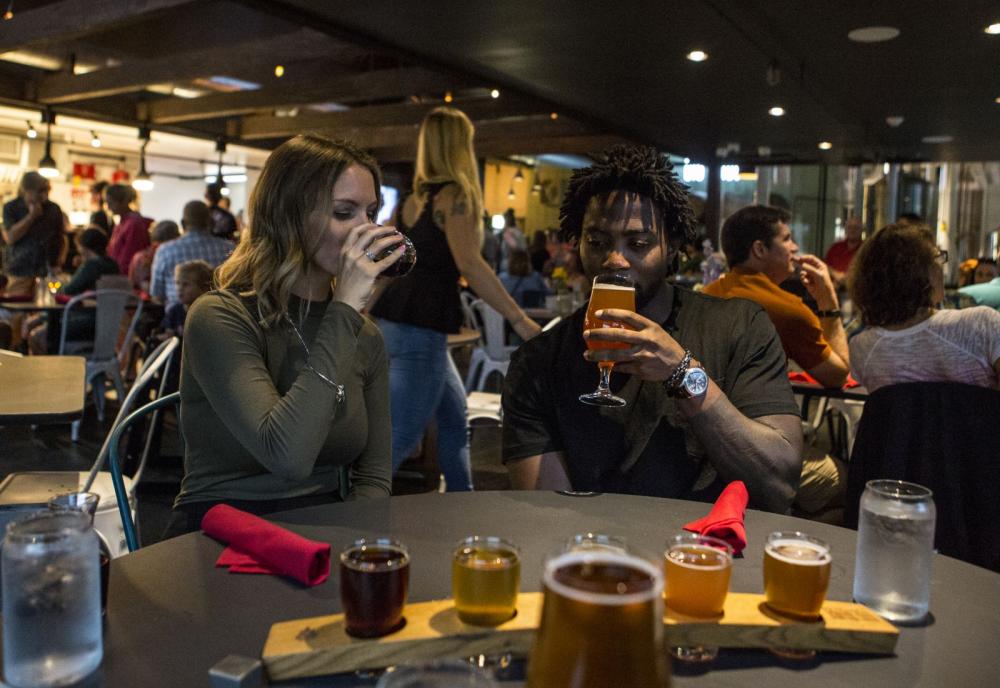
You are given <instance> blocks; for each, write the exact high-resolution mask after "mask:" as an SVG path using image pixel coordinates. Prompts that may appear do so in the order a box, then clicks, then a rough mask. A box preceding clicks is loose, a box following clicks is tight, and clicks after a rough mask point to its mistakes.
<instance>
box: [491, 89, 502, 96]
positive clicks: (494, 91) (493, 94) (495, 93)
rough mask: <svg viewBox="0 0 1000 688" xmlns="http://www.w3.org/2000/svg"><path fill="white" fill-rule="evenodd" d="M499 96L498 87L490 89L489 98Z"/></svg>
mask: <svg viewBox="0 0 1000 688" xmlns="http://www.w3.org/2000/svg"><path fill="white" fill-rule="evenodd" d="M499 97H500V91H499V89H496V88H494V89H493V90H492V91H490V98H499Z"/></svg>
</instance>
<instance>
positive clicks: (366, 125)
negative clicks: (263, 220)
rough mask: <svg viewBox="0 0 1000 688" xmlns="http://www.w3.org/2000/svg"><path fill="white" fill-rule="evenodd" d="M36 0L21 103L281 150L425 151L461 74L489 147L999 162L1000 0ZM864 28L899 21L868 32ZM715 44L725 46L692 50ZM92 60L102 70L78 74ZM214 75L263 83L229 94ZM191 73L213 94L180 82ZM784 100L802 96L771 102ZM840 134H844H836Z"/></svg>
mask: <svg viewBox="0 0 1000 688" xmlns="http://www.w3.org/2000/svg"><path fill="white" fill-rule="evenodd" d="M15 9H16V12H15V17H14V19H12V20H10V21H3V22H0V52H7V51H18V52H20V53H27V54H29V55H32V56H35V57H38V56H41V57H44V58H46V59H47V60H48V61H49V64H47V65H45V66H43V67H38V66H36V67H25V66H22V65H15V64H11V63H10V62H0V100H3V101H5V102H8V103H11V104H18V105H29V106H37V107H44V106H46V105H47V106H49V107H52V108H53V109H54V110H55V111H56V113H57V114H58V113H59V112H65V113H73V114H82V115H89V116H92V117H96V118H100V119H108V120H112V121H118V122H128V123H140V122H148V123H149V124H150V125H151V126H153V127H154V128H162V129H165V130H171V131H179V132H183V133H189V134H192V135H196V136H203V137H208V138H216V137H220V136H222V137H225V138H226V139H227V140H230V141H237V140H239V141H242V142H244V143H247V144H249V145H259V146H262V147H271V146H273V145H274V144H276V143H277V142H279V141H281V140H283V139H284V138H286V137H288V136H290V135H292V134H294V133H298V132H299V131H306V130H313V131H320V132H324V133H327V134H331V135H337V136H343V137H349V138H353V139H355V140H356V141H357V142H358V143H359V144H360V145H363V146H365V147H368V148H371V149H372V150H373V151H375V153H376V154H377V155H378V156H379V157H380V158H381V159H383V160H392V159H407V158H410V157H412V154H413V139H414V138H415V133H416V126H417V125H418V123H419V121H420V119H421V118H422V116H423V114H424V113H426V112H427V111H428V110H429V109H430V108H431V107H433V106H434V105H436V104H440V103H441V102H442V98H443V97H444V94H445V93H446V92H451V93H452V94H453V95H454V103H453V104H454V105H455V106H457V107H461V108H463V109H465V110H467V111H468V112H469V114H470V116H471V117H472V118H473V120H474V121H475V122H476V124H477V131H478V133H477V142H478V148H479V150H480V152H481V153H483V154H488V155H513V154H517V153H523V154H536V153H586V152H589V151H592V150H595V149H597V148H600V147H603V146H604V145H607V144H609V143H611V142H614V141H617V140H622V139H630V140H635V141H641V142H647V143H651V144H655V145H657V146H659V147H660V148H662V149H663V150H666V151H669V152H672V153H676V154H678V155H685V156H689V157H691V158H693V159H696V160H700V161H706V162H707V161H709V160H710V159H712V158H713V157H715V156H716V155H717V153H718V150H719V149H720V148H727V149H728V152H727V153H726V154H725V157H726V158H727V159H729V160H740V161H742V160H748V161H750V160H753V161H760V160H764V159H766V160H771V161H803V162H805V161H816V160H820V159H824V160H827V161H829V162H843V161H848V162H854V161H861V160H867V161H881V160H998V159H1000V103H998V102H997V101H996V99H997V98H998V97H1000V69H998V67H1000V36H991V35H987V34H986V33H984V31H983V29H984V27H985V26H986V25H988V24H990V23H993V22H998V21H1000V7H998V6H997V5H996V4H995V3H988V2H985V1H984V0H969V1H963V2H955V3H950V4H945V3H941V2H931V1H929V0H919V1H911V2H882V3H875V2H826V3H817V2H801V1H800V0H799V1H796V0H772V1H767V2H765V1H764V0H741V1H740V2H724V1H723V0H701V1H698V0H691V1H689V2H685V3H672V2H662V1H661V2H649V1H635V2H620V3H611V2H605V1H602V0H577V1H576V2H571V1H568V0H558V1H548V2H534V3H527V2H504V1H502V0H492V1H490V2H454V1H453V0H452V1H449V2H444V1H441V0H436V1H423V2H388V1H386V0H367V1H366V2H363V3H360V2H356V1H352V2H347V1H344V0H332V1H326V2H312V1H308V0H280V1H270V0H200V1H198V2H192V1H191V0H142V1H141V2H140V1H138V0H129V1H126V0H49V1H47V2H46V1H42V0H36V1H35V2H28V1H26V0H19V2H17V4H16V8H15ZM865 26H892V27H896V28H898V29H899V30H900V34H899V36H898V37H897V38H895V39H893V40H890V41H888V42H883V43H872V44H864V43H856V42H852V41H850V40H848V38H847V34H848V32H849V31H851V30H852V29H857V28H860V27H865ZM695 48H697V49H701V50H704V51H706V52H708V53H709V56H710V57H709V59H708V60H707V61H705V62H702V63H693V62H690V61H688V60H687V59H685V54H686V53H687V52H688V51H689V50H692V49H695ZM74 64H75V65H76V66H77V70H76V71H77V72H79V71H81V70H80V68H81V67H83V68H84V69H88V70H92V71H90V72H89V73H82V74H81V73H76V74H74V73H73V65H74ZM276 64H281V65H283V66H284V67H285V76H284V77H282V78H280V79H279V78H277V77H276V76H275V75H274V67H275V65H276ZM769 68H770V73H771V76H772V78H771V79H770V81H771V83H769V79H768V73H769ZM212 76H227V77H234V78H238V79H243V80H246V81H250V82H253V83H255V84H259V88H258V89H256V90H252V91H244V92H236V93H226V92H223V91H221V90H220V88H222V87H220V86H218V85H217V84H212V83H211V82H208V81H207V79H209V78H210V77H212ZM494 87H496V88H499V89H500V90H501V97H500V98H498V99H495V100H494V99H492V98H490V96H489V91H490V89H492V88H494ZM176 89H181V90H180V91H179V90H176ZM184 89H195V90H197V91H199V92H200V93H201V96H200V97H197V98H183V97H179V96H178V95H176V94H177V93H182V92H183V90H184ZM332 103H335V104H336V105H331V104H332ZM323 104H326V107H325V108H322V109H321V110H317V109H316V106H317V105H323ZM774 105H781V106H782V107H783V108H784V109H785V111H786V114H785V115H784V116H783V117H772V116H770V115H769V114H768V109H769V108H770V107H772V106H774ZM343 106H347V107H348V109H346V110H344V107H343ZM335 110H344V111H335ZM553 112H557V113H558V115H559V116H558V118H553V117H552V116H551V113H553ZM889 116H900V117H902V118H903V122H902V124H900V125H899V126H898V127H891V126H889V125H888V124H887V123H886V117H889ZM927 136H949V137H952V140H951V141H950V142H948V143H938V144H931V143H925V142H923V141H922V139H923V138H924V137H927ZM820 141H830V142H831V143H832V144H833V148H832V149H831V150H829V151H827V152H822V151H820V150H819V149H818V148H817V144H818V143H819V142H820ZM762 152H767V155H766V156H763V155H762Z"/></svg>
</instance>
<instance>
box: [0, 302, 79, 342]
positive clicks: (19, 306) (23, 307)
mask: <svg viewBox="0 0 1000 688" xmlns="http://www.w3.org/2000/svg"><path fill="white" fill-rule="evenodd" d="M67 303H69V301H68V300H67V301H66V302H64V303H59V302H58V301H56V300H55V298H54V297H53V296H52V295H51V294H48V293H46V294H45V295H44V296H41V297H39V296H38V295H36V296H35V298H33V299H32V300H31V301H3V300H2V299H0V308H2V309H6V310H8V311H13V312H20V313H46V314H47V315H48V328H47V330H46V341H47V343H48V348H49V353H50V354H57V353H59V337H60V334H61V332H62V318H63V313H64V312H65V311H66V304H67ZM73 308H74V309H76V310H79V309H90V310H93V309H95V308H97V300H96V299H84V300H83V301H81V302H80V303H78V304H77V305H75V306H73Z"/></svg>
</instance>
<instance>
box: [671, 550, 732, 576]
mask: <svg viewBox="0 0 1000 688" xmlns="http://www.w3.org/2000/svg"><path fill="white" fill-rule="evenodd" d="M681 547H682V548H683V549H685V550H687V552H681V551H677V550H671V551H669V552H667V558H668V559H669V560H670V562H671V563H673V564H677V565H678V566H683V567H684V568H686V569H693V570H695V571H721V570H722V569H724V568H727V567H728V566H729V565H730V564H729V562H728V561H727V560H726V558H725V556H724V555H723V553H722V552H720V551H719V550H717V549H715V548H714V547H712V546H711V545H697V544H688V543H684V544H683V545H682V546H681ZM695 551H697V552H704V553H705V554H707V555H708V556H707V557H704V559H703V560H702V561H705V560H710V561H714V562H716V563H713V564H706V563H697V564H695V563H693V562H690V561H686V560H685V559H686V558H687V557H686V556H685V555H690V554H691V553H692V552H695Z"/></svg>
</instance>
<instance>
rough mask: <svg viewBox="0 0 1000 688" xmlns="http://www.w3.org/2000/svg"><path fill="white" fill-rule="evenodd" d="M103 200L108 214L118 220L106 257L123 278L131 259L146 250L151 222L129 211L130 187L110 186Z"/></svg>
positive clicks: (112, 232) (131, 199)
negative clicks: (115, 216) (110, 259)
mask: <svg viewBox="0 0 1000 688" xmlns="http://www.w3.org/2000/svg"><path fill="white" fill-rule="evenodd" d="M104 198H105V199H106V200H107V203H108V209H109V210H110V211H111V214H112V215H117V216H118V224H116V225H115V227H114V229H112V230H111V242H110V243H109V244H108V255H109V256H111V257H112V258H114V259H115V262H117V263H118V271H119V272H120V273H121V274H123V275H127V274H128V268H129V265H131V264H132V257H133V256H134V255H135V254H136V253H138V252H139V251H141V250H143V249H144V248H146V247H147V246H149V243H150V239H149V226H150V225H151V224H153V221H152V220H151V219H150V218H148V217H143V216H142V215H140V214H139V213H138V212H137V211H136V210H135V209H133V208H132V204H133V203H135V199H136V195H135V189H133V188H132V187H131V186H127V185H125V184H111V185H110V186H108V188H106V189H105V190H104Z"/></svg>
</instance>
